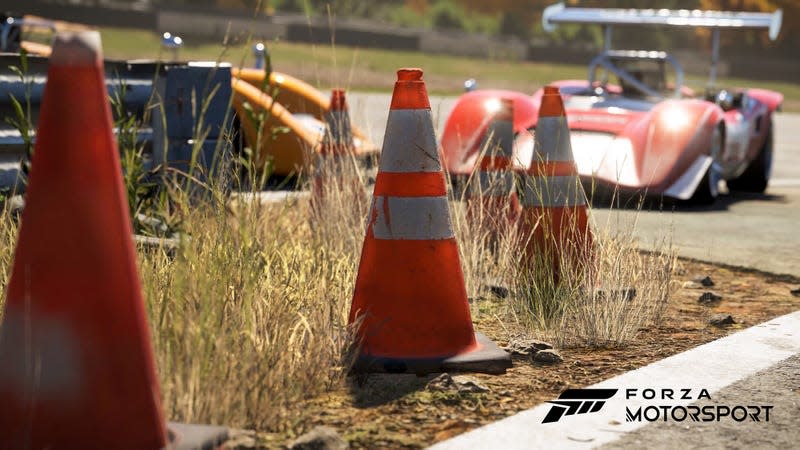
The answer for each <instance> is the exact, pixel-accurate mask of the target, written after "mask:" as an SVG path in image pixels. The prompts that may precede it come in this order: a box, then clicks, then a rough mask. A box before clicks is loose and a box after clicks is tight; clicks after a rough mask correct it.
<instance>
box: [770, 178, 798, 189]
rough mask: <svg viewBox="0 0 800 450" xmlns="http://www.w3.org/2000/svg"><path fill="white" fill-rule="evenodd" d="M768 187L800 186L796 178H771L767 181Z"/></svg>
mask: <svg viewBox="0 0 800 450" xmlns="http://www.w3.org/2000/svg"><path fill="white" fill-rule="evenodd" d="M769 185H770V186H775V187H798V186H800V179H797V178H773V179H771V180H769Z"/></svg>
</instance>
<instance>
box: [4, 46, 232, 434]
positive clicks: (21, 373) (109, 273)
mask: <svg viewBox="0 0 800 450" xmlns="http://www.w3.org/2000/svg"><path fill="white" fill-rule="evenodd" d="M43 98H44V100H43V102H42V108H41V113H40V121H39V128H38V133H37V140H36V147H35V152H34V155H33V161H32V170H31V177H30V184H29V187H28V193H27V198H26V207H25V210H24V212H23V216H22V226H21V228H20V230H19V240H18V243H17V248H16V251H15V254H14V264H13V269H12V272H11V278H10V281H9V284H8V289H7V292H6V303H5V311H4V315H3V323H2V327H0V405H2V407H0V449H3V450H5V449H19V448H27V449H34V450H37V449H45V448H58V449H84V448H114V449H132V450H133V449H160V448H164V447H165V446H166V445H172V447H171V448H191V447H192V446H198V445H206V444H209V443H219V442H220V441H221V440H224V438H225V436H226V434H227V431H226V430H225V429H221V428H212V429H203V433H205V432H207V431H209V430H212V431H213V432H212V434H213V438H211V439H210V440H208V441H205V442H198V441H194V440H193V438H192V436H193V435H196V433H195V430H196V429H195V428H192V427H188V428H187V427H179V428H178V429H175V430H169V432H168V428H167V426H166V424H165V423H164V418H163V415H162V410H161V402H160V393H159V385H158V378H157V376H156V371H155V365H154V362H153V354H152V350H151V346H150V336H149V331H148V326H147V318H146V315H145V310H144V302H143V300H142V295H141V288H140V285H139V278H138V274H137V271H136V260H135V254H134V247H133V240H132V230H131V222H130V217H129V214H128V205H127V201H126V196H125V190H124V187H123V183H122V175H121V170H120V160H119V154H118V152H117V146H116V144H115V142H114V134H113V132H112V127H111V111H110V108H109V103H108V100H107V93H106V88H105V82H104V76H103V61H102V56H101V50H100V35H99V34H98V33H97V32H79V33H59V34H57V35H56V38H55V42H54V45H53V53H52V57H51V58H50V63H49V68H48V77H47V84H46V86H45V92H44V97H43ZM170 428H171V427H170ZM203 436H204V437H208V436H207V435H205V434H204V435H203ZM170 437H172V438H175V439H177V438H178V437H180V439H181V442H180V443H178V442H176V440H175V439H172V440H170Z"/></svg>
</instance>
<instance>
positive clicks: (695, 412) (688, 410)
mask: <svg viewBox="0 0 800 450" xmlns="http://www.w3.org/2000/svg"><path fill="white" fill-rule="evenodd" d="M637 397H640V398H643V399H645V400H656V401H657V400H703V399H706V400H710V399H711V395H709V393H708V391H707V390H706V389H701V390H700V391H699V392H697V393H695V391H693V390H692V389H642V390H641V391H639V389H626V390H625V398H626V399H631V398H637ZM771 409H772V406H765V405H735V406H729V405H704V406H697V405H689V406H680V405H649V406H640V407H638V408H636V409H634V410H631V409H630V408H629V407H627V406H626V407H625V420H626V421H627V422H642V421H643V420H644V421H647V422H657V421H662V422H666V421H668V420H672V421H674V422H683V421H686V420H690V421H692V422H719V421H720V420H723V419H726V418H729V419H730V420H734V421H736V422H744V421H746V420H751V421H753V422H761V421H764V422H769V413H770V410H771Z"/></svg>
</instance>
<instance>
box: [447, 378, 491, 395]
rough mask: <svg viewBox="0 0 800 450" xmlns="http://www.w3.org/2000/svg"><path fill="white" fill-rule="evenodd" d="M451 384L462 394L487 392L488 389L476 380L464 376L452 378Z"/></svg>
mask: <svg viewBox="0 0 800 450" xmlns="http://www.w3.org/2000/svg"><path fill="white" fill-rule="evenodd" d="M453 382H454V383H455V384H456V387H457V388H458V392H462V393H480V392H489V388H488V387H486V386H484V385H482V384H481V383H480V382H479V381H478V380H477V379H475V378H472V377H468V376H465V375H457V376H454V377H453Z"/></svg>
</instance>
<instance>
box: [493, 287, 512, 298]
mask: <svg viewBox="0 0 800 450" xmlns="http://www.w3.org/2000/svg"><path fill="white" fill-rule="evenodd" d="M489 292H491V293H492V295H494V296H495V297H497V298H508V295H509V294H510V293H511V290H510V289H508V288H507V287H505V286H501V285H496V284H490V285H489Z"/></svg>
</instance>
